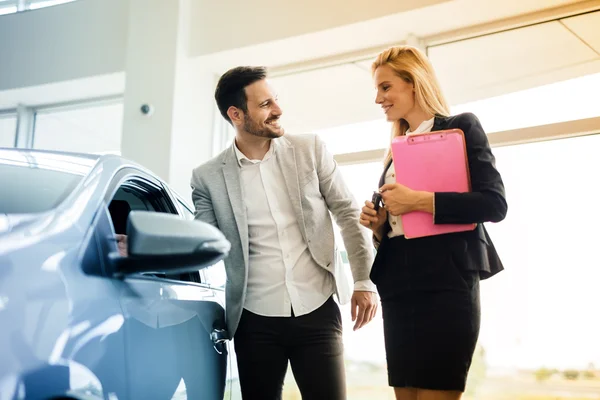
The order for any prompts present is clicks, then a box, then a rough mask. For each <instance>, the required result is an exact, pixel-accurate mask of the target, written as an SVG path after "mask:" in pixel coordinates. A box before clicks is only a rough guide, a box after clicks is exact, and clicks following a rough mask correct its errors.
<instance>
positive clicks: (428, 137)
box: [407, 132, 446, 144]
mask: <svg viewBox="0 0 600 400" xmlns="http://www.w3.org/2000/svg"><path fill="white" fill-rule="evenodd" d="M445 139H446V133H444V132H440V133H435V132H428V133H424V134H421V135H411V136H409V137H408V138H407V143H408V144H419V143H428V142H436V141H438V140H445Z"/></svg>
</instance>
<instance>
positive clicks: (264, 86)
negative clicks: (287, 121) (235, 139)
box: [242, 79, 284, 139]
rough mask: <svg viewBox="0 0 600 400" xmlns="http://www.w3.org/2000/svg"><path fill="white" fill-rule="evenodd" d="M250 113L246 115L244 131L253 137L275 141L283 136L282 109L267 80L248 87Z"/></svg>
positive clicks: (247, 95) (247, 96)
mask: <svg viewBox="0 0 600 400" xmlns="http://www.w3.org/2000/svg"><path fill="white" fill-rule="evenodd" d="M245 90H246V98H247V99H248V106H247V108H248V112H247V113H245V114H244V121H243V126H242V127H243V129H244V131H246V132H248V133H249V134H251V135H254V136H259V137H264V138H270V139H275V138H278V137H280V136H283V133H284V130H283V128H282V127H281V126H280V125H279V117H281V114H282V112H281V108H279V104H277V96H276V95H275V93H274V92H273V89H272V88H271V86H270V85H269V84H268V83H267V81H266V80H265V79H263V80H260V81H257V82H254V83H253V84H251V85H248V86H246V89H245Z"/></svg>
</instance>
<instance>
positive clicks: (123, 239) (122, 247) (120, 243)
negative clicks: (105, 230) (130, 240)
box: [115, 235, 127, 257]
mask: <svg viewBox="0 0 600 400" xmlns="http://www.w3.org/2000/svg"><path fill="white" fill-rule="evenodd" d="M115 238H116V239H117V247H118V248H119V255H120V256H121V257H127V235H115Z"/></svg>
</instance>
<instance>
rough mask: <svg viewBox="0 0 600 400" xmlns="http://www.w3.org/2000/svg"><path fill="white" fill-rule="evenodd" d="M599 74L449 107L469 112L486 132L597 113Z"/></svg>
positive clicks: (598, 108)
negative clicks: (475, 116)
mask: <svg viewBox="0 0 600 400" xmlns="http://www.w3.org/2000/svg"><path fill="white" fill-rule="evenodd" d="M599 92H600V73H598V74H593V75H586V76H582V77H579V78H575V79H570V80H566V81H563V82H556V83H552V84H549V85H544V86H538V87H535V88H532V89H527V90H522V91H518V92H513V93H508V94H505V95H502V96H496V97H491V98H487V99H484V100H478V101H474V102H470V103H465V104H459V105H455V106H453V107H452V114H459V113H462V112H466V111H468V112H472V113H474V114H475V115H477V117H478V118H479V120H480V121H481V124H482V125H483V128H484V129H485V131H486V132H487V133H490V132H499V131H505V130H511V129H518V128H527V127H531V126H537V125H546V124H552V123H557V122H565V121H574V120H577V119H583V118H592V117H598V116H600V107H598V100H597V99H598V93H599Z"/></svg>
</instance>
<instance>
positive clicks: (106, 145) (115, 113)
mask: <svg viewBox="0 0 600 400" xmlns="http://www.w3.org/2000/svg"><path fill="white" fill-rule="evenodd" d="M122 124H123V104H121V103H117V104H102V105H95V106H89V107H85V108H76V109H64V110H52V111H50V110H49V111H40V112H38V113H36V117H35V134H34V142H33V147H34V148H36V149H44V150H60V151H72V152H77V153H114V154H120V152H121V132H122Z"/></svg>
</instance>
